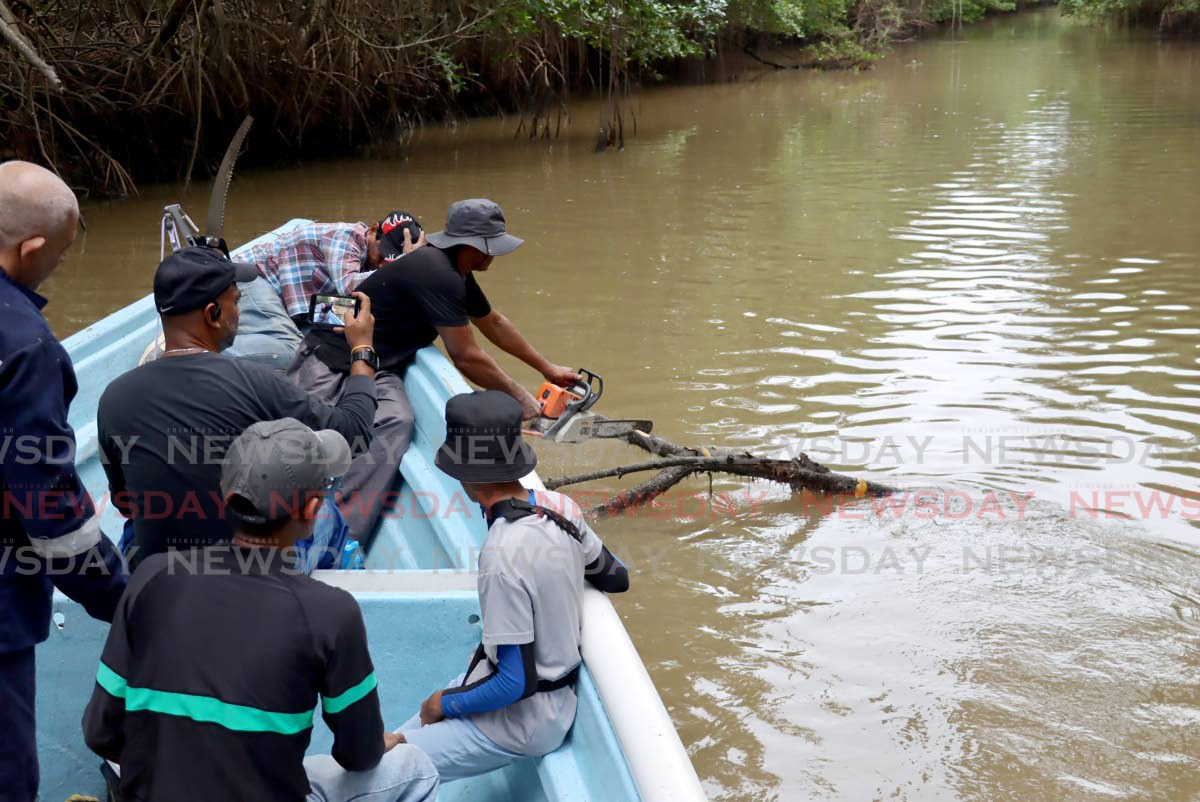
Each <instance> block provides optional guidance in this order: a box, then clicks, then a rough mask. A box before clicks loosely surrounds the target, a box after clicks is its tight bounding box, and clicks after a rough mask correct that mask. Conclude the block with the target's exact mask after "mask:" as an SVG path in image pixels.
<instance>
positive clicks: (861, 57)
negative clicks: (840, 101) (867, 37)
mask: <svg viewBox="0 0 1200 802" xmlns="http://www.w3.org/2000/svg"><path fill="white" fill-rule="evenodd" d="M809 52H810V53H811V54H812V59H813V63H814V64H815V65H816V66H818V67H820V68H822V69H838V70H841V69H861V68H863V67H868V66H870V64H871V62H873V61H875V60H876V59H877V58H879V54H878V53H875V52H872V51H870V50H867V48H865V47H863V46H862V45H861V44H859V42H858V40H857V39H853V38H844V39H823V40H821V41H820V42H817V43H816V44H815V45H813V46H812V47H810V48H809Z"/></svg>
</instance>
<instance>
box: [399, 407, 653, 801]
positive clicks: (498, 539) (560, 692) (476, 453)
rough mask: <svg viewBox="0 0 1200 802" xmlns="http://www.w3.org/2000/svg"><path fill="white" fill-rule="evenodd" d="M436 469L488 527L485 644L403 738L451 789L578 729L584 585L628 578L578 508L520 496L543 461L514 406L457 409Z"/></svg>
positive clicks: (449, 418) (483, 571)
mask: <svg viewBox="0 0 1200 802" xmlns="http://www.w3.org/2000/svg"><path fill="white" fill-rule="evenodd" d="M436 463H437V466H438V468H440V469H441V470H442V471H444V472H445V473H447V474H449V475H450V476H452V477H454V478H455V479H458V480H459V481H461V482H462V485H463V489H464V490H465V491H466V494H467V495H468V496H469V497H470V498H471V499H472V500H474V501H475V502H477V503H478V504H479V505H480V506H481V507H482V508H483V510H484V515H485V517H486V518H487V521H488V534H487V539H486V540H485V541H484V543H483V549H482V550H481V551H480V554H479V579H478V584H479V606H480V610H481V612H482V619H483V621H482V626H483V640H482V642H481V643H480V644H479V647H478V648H477V649H476V651H475V656H474V657H473V658H472V660H471V663H470V666H469V667H468V669H467V673H466V674H465V675H464V676H462V677H459V678H458V679H456V680H454V681H453V682H451V683H450V686H449V687H447V688H446V689H445V690H441V691H437V692H435V693H434V694H433V695H432V696H430V697H429V698H428V699H427V700H426V701H425V703H424V704H423V705H422V706H421V712H420V713H419V714H418V715H417V716H414V717H413V718H412V719H410V720H409V721H408V722H407V723H406V724H405V725H404V726H402V727H401V728H400V729H399V730H398V732H399V733H400V734H402V735H404V737H405V739H406V740H407V742H408V743H410V744H413V745H415V746H419V747H421V749H423V750H424V751H425V752H426V753H427V754H428V755H429V757H430V759H431V760H432V761H433V763H434V765H435V766H437V769H438V773H439V774H441V777H442V780H443V781H445V782H449V781H451V780H456V779H460V778H463V777H471V776H474V775H477V774H483V773H485V772H488V771H492V770H494V769H498V768H500V767H502V766H506V765H508V764H509V763H512V762H513V761H515V760H519V759H521V758H523V757H538V756H541V755H544V754H547V753H549V752H552V751H554V750H555V749H557V748H558V746H559V744H561V743H562V742H563V738H565V737H566V735H567V731H568V730H570V728H571V724H572V723H573V722H574V721H575V708H576V704H577V699H576V697H575V680H576V677H577V676H578V674H579V665H580V660H581V657H580V653H579V647H580V621H581V607H582V603H583V582H584V580H585V579H586V580H587V581H588V582H589V583H591V584H592V585H593V586H594V587H596V588H598V589H599V590H602V591H605V592H607V593H622V592H624V591H625V590H628V588H629V574H628V572H627V571H626V569H625V566H624V565H622V564H621V562H620V561H619V560H618V559H617V558H616V557H614V556H613V555H612V553H611V552H610V551H609V550H608V549H607V548H606V547H605V546H604V544H603V543H601V542H600V538H598V537H597V536H596V533H595V532H593V531H592V529H591V527H589V526H588V525H587V523H585V522H584V520H583V514H582V512H580V510H579V507H578V505H576V504H575V502H574V501H572V500H571V499H570V498H568V497H567V496H564V495H561V494H559V493H553V492H550V491H544V490H543V491H539V492H535V491H533V490H527V489H526V488H525V487H523V486H522V485H521V481H520V480H521V477H523V476H526V475H527V474H529V473H530V472H531V471H532V470H533V469H534V466H535V465H536V464H537V456H536V455H535V454H534V452H533V449H531V448H530V447H529V445H528V444H527V443H525V442H524V441H523V440H522V439H521V407H520V405H519V404H517V403H516V401H514V400H513V399H511V398H510V397H508V396H507V395H505V394H503V393H499V392H494V391H485V392H475V393H465V394H463V395H456V396H454V397H453V398H451V399H450V401H449V402H447V404H446V442H445V443H443V444H442V447H441V449H440V450H439V451H438V455H437V459H436Z"/></svg>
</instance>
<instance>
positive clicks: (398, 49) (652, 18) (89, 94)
mask: <svg viewBox="0 0 1200 802" xmlns="http://www.w3.org/2000/svg"><path fill="white" fill-rule="evenodd" d="M1166 1H1168V2H1192V3H1195V2H1200V0H1166ZM1074 2H1077V3H1079V2H1132V0H1074ZM1012 8H1013V0H497V1H496V2H488V3H485V2H480V1H479V0H416V2H399V0H301V2H291V1H290V0H288V1H285V0H36V2H34V0H0V51H2V52H4V54H5V58H4V61H3V62H2V63H0V157H2V158H11V157H14V156H17V157H21V158H27V159H33V160H35V161H40V162H42V163H46V164H50V165H53V166H54V167H55V168H56V169H57V170H58V171H59V172H60V173H62V174H63V175H64V176H65V177H67V178H68V179H69V180H70V181H71V182H72V183H73V184H74V185H76V186H77V187H79V188H80V189H83V190H90V191H94V192H97V193H105V194H118V195H119V194H124V193H129V192H132V191H133V190H134V188H135V186H136V183H137V182H138V181H143V180H171V179H178V178H180V177H183V176H188V177H190V176H192V175H206V174H209V173H210V172H211V170H212V169H213V168H214V167H215V164H216V162H217V161H219V159H220V156H221V153H222V151H223V150H224V147H225V144H226V143H227V141H228V139H229V136H230V134H231V133H232V132H233V130H234V129H235V128H236V127H237V125H238V124H239V122H240V121H241V119H242V117H243V116H244V115H245V114H247V113H250V114H253V115H254V116H255V117H256V118H257V119H258V120H259V124H258V125H257V126H256V127H255V134H254V137H253V144H252V148H251V153H250V154H249V157H248V160H250V161H257V162H259V163H262V162H266V161H289V160H294V159H297V158H301V157H303V156H306V155H315V154H327V153H335V152H345V151H346V150H347V149H349V148H353V147H356V146H359V145H362V144H365V143H369V142H378V141H381V140H384V141H386V140H396V139H402V138H403V136H404V134H405V132H406V131H409V130H411V129H412V127H413V126H414V125H418V124H420V123H421V122H424V121H429V120H431V119H439V118H445V117H447V116H453V115H457V114H477V113H494V112H498V111H517V112H519V113H520V115H521V122H520V127H519V130H520V132H521V133H522V134H524V135H528V136H531V137H547V138H549V137H552V136H557V135H559V134H560V132H561V130H562V127H563V125H564V120H565V111H566V108H567V103H568V100H569V98H570V95H571V94H572V93H573V92H579V91H592V92H594V91H601V92H604V93H607V95H608V96H609V97H610V98H612V99H613V100H612V103H611V104H610V111H611V113H609V114H607V115H606V116H605V119H603V120H601V121H600V122H599V124H598V126H597V128H598V129H599V130H598V146H600V147H603V146H607V145H613V144H618V145H619V144H620V143H621V142H622V141H623V136H624V134H625V126H626V118H625V115H624V114H623V113H622V111H621V104H620V98H621V97H622V96H623V94H624V93H625V92H627V91H628V90H629V88H630V87H631V86H633V85H634V84H636V83H638V82H640V81H645V80H647V79H655V78H657V77H659V76H660V75H661V74H662V73H663V72H664V71H666V70H669V69H670V68H671V66H672V65H674V64H678V63H680V62H681V61H683V60H685V59H691V58H702V57H706V56H711V55H712V54H714V53H716V52H718V51H720V50H722V49H744V50H746V51H747V52H750V53H751V54H753V55H755V56H756V57H758V58H760V60H765V59H762V58H761V57H760V56H758V55H757V54H758V53H759V52H760V51H762V50H768V49H769V48H770V47H772V46H774V45H776V44H781V43H787V44H799V45H802V46H804V47H806V48H807V53H808V58H807V60H806V63H807V64H809V65H813V66H827V67H854V66H862V65H865V64H867V63H869V62H870V61H871V59H872V58H874V57H875V56H876V55H877V54H878V53H880V52H881V51H882V50H883V48H885V47H886V45H887V43H888V42H890V41H893V40H895V39H897V38H901V37H907V36H911V35H913V34H914V33H915V32H916V31H917V30H918V29H920V28H921V27H922V26H928V25H932V24H936V23H941V22H949V23H953V24H961V23H962V22H964V21H970V20H972V19H976V18H978V17H980V16H982V15H983V14H985V13H987V12H989V11H994V10H1010V9H1012ZM768 63H769V62H768Z"/></svg>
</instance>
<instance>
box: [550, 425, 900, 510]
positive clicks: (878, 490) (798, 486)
mask: <svg viewBox="0 0 1200 802" xmlns="http://www.w3.org/2000/svg"><path fill="white" fill-rule="evenodd" d="M625 439H626V442H628V443H629V444H630V445H633V446H636V447H638V448H640V449H642V450H643V451H646V452H649V453H650V454H652V455H654V456H655V457H658V459H655V460H651V461H647V462H637V463H632V464H629V465H622V466H619V467H616V468H608V469H605V470H599V471H590V472H588V473H580V474H575V475H572V476H563V477H559V478H556V479H550V480H548V481H547V482H546V487H548V488H550V489H551V490H555V489H558V488H560V487H566V486H567V485H573V484H579V483H580V482H591V481H594V480H596V479H606V478H609V477H614V476H615V477H622V476H625V475H627V474H631V473H641V472H644V471H657V473H656V474H655V475H654V476H653V477H652V478H651V479H649V480H647V481H645V482H643V483H641V484H639V485H637V486H635V487H632V488H630V489H629V490H626V491H624V492H621V493H618V494H617V495H615V496H613V497H612V498H610V499H608V500H607V501H605V502H604V503H603V504H598V505H596V506H595V507H592V508H591V509H589V510H587V512H586V514H587V515H589V516H591V517H598V518H602V517H605V516H608V515H614V514H616V513H620V512H622V511H624V510H628V509H631V508H633V507H637V506H640V505H643V504H646V503H648V502H649V501H651V500H653V499H654V498H655V497H656V496H659V495H661V494H662V493H665V492H666V491H667V490H669V489H671V488H672V487H674V486H675V485H676V484H678V483H679V482H681V481H683V480H684V479H686V478H687V477H689V476H692V475H693V474H697V473H707V474H710V475H711V474H713V473H725V474H729V475H732V476H744V477H747V478H751V479H766V480H768V481H772V482H778V483H780V484H785V485H787V486H789V487H790V488H792V490H793V491H801V490H805V491H810V492H811V491H815V492H820V493H827V494H833V495H846V496H859V497H861V496H884V495H887V494H889V493H892V492H894V491H895V489H894V488H892V487H889V486H887V485H882V484H879V483H878V482H869V481H867V480H865V479H858V478H855V477H853V476H846V475H844V474H840V473H834V472H833V471H831V470H829V468H827V467H825V466H824V465H822V464H820V463H819V462H815V461H813V460H812V459H810V458H809V457H808V455H807V454H799V455H797V456H796V457H794V458H792V459H772V458H769V457H762V456H758V455H756V454H751V453H750V452H748V451H729V450H727V449H720V448H711V449H710V448H691V447H687V446H680V445H677V444H675V443H672V442H671V441H669V440H665V439H663V438H661V437H658V436H656V435H653V434H646V433H645V432H633V433H631V434H629V435H628V436H627V437H626V438H625Z"/></svg>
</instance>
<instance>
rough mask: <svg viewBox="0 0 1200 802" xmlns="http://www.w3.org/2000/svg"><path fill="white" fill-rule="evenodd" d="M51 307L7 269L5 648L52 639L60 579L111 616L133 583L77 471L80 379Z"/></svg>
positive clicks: (1, 342)
mask: <svg viewBox="0 0 1200 802" xmlns="http://www.w3.org/2000/svg"><path fill="white" fill-rule="evenodd" d="M45 305H46V299H45V298H43V297H42V296H40V295H38V294H37V293H36V292H33V291H32V290H29V289H26V288H24V287H22V286H20V285H18V284H16V283H15V282H13V281H12V279H10V278H9V277H8V274H7V273H5V272H4V270H3V269H0V654H3V653H5V652H12V651H17V650H19V649H26V648H28V647H30V646H33V645H35V644H37V643H41V642H42V641H44V640H46V638H47V637H48V636H49V631H50V602H51V596H52V593H53V585H55V584H56V585H58V587H59V589H61V590H62V591H63V592H64V593H66V594H67V595H68V596H70V597H71V598H72V599H75V600H76V601H79V602H81V603H83V605H84V607H85V608H87V611H88V613H89V614H91V615H93V616H95V617H97V618H102V619H106V620H112V613H113V610H114V609H115V607H116V604H117V601H118V599H119V598H120V594H121V591H122V589H123V587H124V583H125V576H124V572H123V570H122V566H121V563H120V560H119V558H118V557H117V555H116V549H115V548H114V547H113V545H112V543H111V542H110V541H109V540H108V539H107V538H106V537H104V535H103V534H102V533H101V531H100V519H99V518H98V517H96V515H95V509H94V508H93V506H92V501H91V498H90V497H89V496H88V494H87V490H86V489H84V487H83V484H82V482H80V481H79V475H78V474H77V473H76V472H75V433H74V431H72V429H71V426H70V424H69V423H67V408H68V407H69V406H70V403H71V399H73V398H74V397H75V392H76V390H77V389H78V385H77V384H76V381H75V370H74V369H73V368H72V367H71V358H70V357H69V356H68V355H67V352H66V349H64V348H63V347H62V345H61V344H60V343H59V342H58V340H56V339H55V337H54V334H53V332H51V331H50V326H49V324H48V323H46V319H45V318H44V317H42V313H41V310H42V307H44V306H45ZM89 560H90V561H91V562H90V565H88V566H86V567H87V570H77V569H82V568H84V567H85V563H87V561H89ZM47 567H52V568H54V569H55V570H53V571H47V570H46V569H47ZM64 569H70V570H64ZM52 583H53V584H52Z"/></svg>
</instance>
